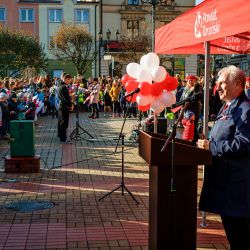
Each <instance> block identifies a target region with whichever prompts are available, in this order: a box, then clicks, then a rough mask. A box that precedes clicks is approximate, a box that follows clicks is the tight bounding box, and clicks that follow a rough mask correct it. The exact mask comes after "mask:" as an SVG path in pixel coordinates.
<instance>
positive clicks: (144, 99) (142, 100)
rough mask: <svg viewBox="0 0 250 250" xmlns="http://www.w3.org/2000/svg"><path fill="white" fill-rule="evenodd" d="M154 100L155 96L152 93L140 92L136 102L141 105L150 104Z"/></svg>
mask: <svg viewBox="0 0 250 250" xmlns="http://www.w3.org/2000/svg"><path fill="white" fill-rule="evenodd" d="M152 100H153V97H152V96H151V95H141V94H138V95H137V97H136V102H137V103H138V105H140V106H145V105H148V104H149V103H151V101H152Z"/></svg>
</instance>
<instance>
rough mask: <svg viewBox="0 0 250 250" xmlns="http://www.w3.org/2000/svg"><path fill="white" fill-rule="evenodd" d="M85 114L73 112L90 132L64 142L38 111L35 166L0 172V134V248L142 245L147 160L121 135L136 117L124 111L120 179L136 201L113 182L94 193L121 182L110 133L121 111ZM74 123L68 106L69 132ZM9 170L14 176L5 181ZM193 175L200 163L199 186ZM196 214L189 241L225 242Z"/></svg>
mask: <svg viewBox="0 0 250 250" xmlns="http://www.w3.org/2000/svg"><path fill="white" fill-rule="evenodd" d="M87 115H88V114H87V113H84V114H80V124H81V126H82V127H83V128H84V129H85V130H86V131H88V132H89V133H90V134H91V135H93V137H94V139H93V140H89V139H90V137H89V136H88V135H87V134H86V133H83V134H82V135H81V136H82V139H81V140H78V141H75V142H74V143H73V144H67V145H62V144H60V143H59V140H58V138H57V120H56V119H51V117H41V118H39V121H38V126H36V129H35V130H36V140H35V143H36V153H37V154H39V155H41V158H42V160H41V172H40V173H39V174H5V173H4V172H3V169H4V161H3V157H4V156H5V155H7V154H9V144H8V143H7V142H6V141H0V157H1V158H0V249H6V250H7V249H11V250H18V249H32V250H33V249H50V250H52V249H71V250H74V249H91V250H94V249H100V250H104V249H114V250H115V249H121V250H122V249H132V250H136V249H148V247H147V244H148V185H149V182H148V166H147V165H146V163H145V162H144V161H143V159H141V158H140V157H139V156H138V146H137V145H136V143H134V142H133V141H129V139H128V138H129V137H130V135H131V131H132V130H133V127H134V124H136V119H128V120H127V123H126V124H125V127H124V134H125V184H126V186H127V188H128V189H129V190H130V191H131V192H132V194H133V195H134V196H135V197H136V199H137V200H138V201H139V202H140V204H139V205H137V204H136V203H135V201H134V200H133V199H132V198H131V197H130V196H129V195H128V194H127V193H125V195H124V196H122V194H121V192H120V190H119V192H115V193H112V194H111V195H110V196H108V197H106V198H105V199H103V200H102V201H99V198H101V197H102V196H103V195H105V194H106V193H107V192H109V191H111V190H112V189H114V188H115V187H117V186H118V185H119V184H120V182H121V148H120V147H118V152H117V153H114V150H115V147H116V144H117V140H114V139H117V138H118V135H119V131H120V129H121V126H122V122H123V119H121V118H111V117H103V115H102V114H101V119H94V120H91V119H88V118H87ZM74 127H75V116H74V114H71V118H70V127H69V129H68V130H69V132H70V131H72V130H73V128H74ZM14 178H16V179H17V180H18V181H17V182H7V181H8V180H10V179H14ZM201 179H202V170H201V169H200V170H199V183H198V189H199V190H200V188H201V185H202V180H201ZM20 200H39V201H42V200H46V201H51V202H53V204H54V207H53V208H51V209H45V210H40V211H34V212H30V213H21V212H15V211H10V210H7V209H6V208H5V207H4V205H6V204H9V203H10V202H13V201H20ZM183 212H185V211H183ZM197 216H198V229H197V246H198V247H197V249H229V246H228V244H227V240H226V238H225V234H224V231H223V229H222V225H221V222H220V219H219V217H218V216H215V215H210V214H208V215H207V221H208V227H206V228H202V227H200V223H201V214H200V213H198V215H197ZM183 224H184V225H183V226H184V227H185V222H183ZM165 249H168V248H167V246H166V247H165Z"/></svg>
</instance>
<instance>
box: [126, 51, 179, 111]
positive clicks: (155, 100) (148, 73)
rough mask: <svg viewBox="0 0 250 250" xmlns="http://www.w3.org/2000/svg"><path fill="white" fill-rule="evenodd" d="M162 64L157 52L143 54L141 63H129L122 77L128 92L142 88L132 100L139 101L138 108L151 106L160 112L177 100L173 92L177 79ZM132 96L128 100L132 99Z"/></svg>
mask: <svg viewBox="0 0 250 250" xmlns="http://www.w3.org/2000/svg"><path fill="white" fill-rule="evenodd" d="M159 65H160V59H159V57H158V56H157V54H155V53H149V54H147V55H144V56H142V58H141V60H140V64H138V63H129V64H128V65H127V74H125V75H124V76H123V77H122V84H123V86H125V89H126V94H127V93H129V92H131V91H134V90H135V89H136V88H140V93H138V94H134V96H133V99H132V102H135V101H136V102H137V103H138V109H139V110H141V111H147V110H149V109H150V108H151V109H152V110H153V111H154V112H155V113H160V112H162V110H163V109H164V108H165V107H170V106H171V105H172V104H174V103H175V102H176V99H175V95H174V94H173V93H172V92H171V91H173V90H175V89H176V88H177V79H176V78H175V77H171V76H170V75H169V74H168V73H167V71H166V69H165V68H164V67H162V66H159ZM130 99H131V97H128V98H127V100H128V101H130Z"/></svg>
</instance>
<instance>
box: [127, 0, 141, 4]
mask: <svg viewBox="0 0 250 250" xmlns="http://www.w3.org/2000/svg"><path fill="white" fill-rule="evenodd" d="M128 5H139V0H128Z"/></svg>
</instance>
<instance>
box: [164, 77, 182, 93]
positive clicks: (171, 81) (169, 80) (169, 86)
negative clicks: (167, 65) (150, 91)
mask: <svg viewBox="0 0 250 250" xmlns="http://www.w3.org/2000/svg"><path fill="white" fill-rule="evenodd" d="M160 84H161V87H162V88H163V89H165V90H168V91H173V90H175V89H176V88H177V86H178V81H177V79H176V78H175V77H171V76H168V77H166V79H165V80H164V81H163V82H161V83H160Z"/></svg>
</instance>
